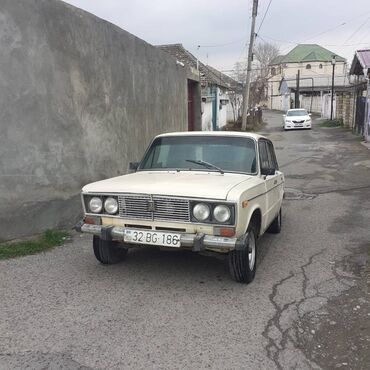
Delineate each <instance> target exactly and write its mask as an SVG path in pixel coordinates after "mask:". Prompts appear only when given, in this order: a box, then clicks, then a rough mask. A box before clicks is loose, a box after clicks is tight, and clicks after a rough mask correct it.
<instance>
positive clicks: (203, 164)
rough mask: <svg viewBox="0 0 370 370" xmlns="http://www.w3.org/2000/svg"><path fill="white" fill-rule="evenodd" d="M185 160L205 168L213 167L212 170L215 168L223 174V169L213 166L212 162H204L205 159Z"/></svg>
mask: <svg viewBox="0 0 370 370" xmlns="http://www.w3.org/2000/svg"><path fill="white" fill-rule="evenodd" d="M185 161H186V162H191V163H195V164H199V165H200V166H203V167H206V168H209V169H214V170H217V171H218V172H220V173H221V174H224V173H225V172H224V170H223V169H222V168H220V167H217V166H215V165H214V164H212V163H209V162H205V161H202V160H200V159H197V160H196V159H185Z"/></svg>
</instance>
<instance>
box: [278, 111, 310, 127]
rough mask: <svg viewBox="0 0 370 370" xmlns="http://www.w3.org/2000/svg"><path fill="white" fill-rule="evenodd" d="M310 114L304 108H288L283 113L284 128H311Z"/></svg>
mask: <svg viewBox="0 0 370 370" xmlns="http://www.w3.org/2000/svg"><path fill="white" fill-rule="evenodd" d="M311 127H312V120H311V114H310V113H308V112H307V110H306V109H288V110H287V112H286V114H284V115H283V128H284V130H292V129H301V128H303V129H311Z"/></svg>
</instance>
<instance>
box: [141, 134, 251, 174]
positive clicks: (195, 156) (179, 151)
mask: <svg viewBox="0 0 370 370" xmlns="http://www.w3.org/2000/svg"><path fill="white" fill-rule="evenodd" d="M197 161H199V162H207V164H211V165H213V166H214V168H212V167H211V166H204V163H203V164H202V163H196V162H197ZM207 167H208V168H207ZM216 167H218V169H217V168H216ZM163 169H176V170H197V171H219V170H220V169H221V170H223V171H225V172H242V173H249V174H251V173H255V172H256V147H255V142H254V140H253V139H250V138H244V137H225V136H223V137H222V136H166V137H159V138H157V139H155V140H154V141H153V143H152V145H151V147H150V148H149V150H148V152H147V153H146V155H145V157H144V159H143V161H142V162H141V164H140V167H139V170H163Z"/></svg>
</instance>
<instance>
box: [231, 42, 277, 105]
mask: <svg viewBox="0 0 370 370" xmlns="http://www.w3.org/2000/svg"><path fill="white" fill-rule="evenodd" d="M278 55H279V48H278V47H277V46H276V45H274V44H271V43H269V42H263V43H259V44H257V45H256V46H255V48H254V53H253V56H254V58H253V59H254V60H253V65H252V75H251V81H252V82H251V87H250V95H249V96H250V103H251V106H253V105H254V104H257V103H259V102H261V101H262V100H265V99H267V95H266V92H267V78H268V76H269V65H270V63H271V62H272V61H273V59H275V58H276V57H277V56H278ZM246 73H247V61H242V62H237V63H235V65H234V73H233V76H232V77H233V78H234V79H235V80H237V81H239V82H242V83H245V77H246Z"/></svg>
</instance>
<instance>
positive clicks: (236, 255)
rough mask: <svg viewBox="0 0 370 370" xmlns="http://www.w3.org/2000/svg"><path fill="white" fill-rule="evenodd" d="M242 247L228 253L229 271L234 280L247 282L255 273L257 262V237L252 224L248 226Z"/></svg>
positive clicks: (250, 280)
mask: <svg viewBox="0 0 370 370" xmlns="http://www.w3.org/2000/svg"><path fill="white" fill-rule="evenodd" d="M244 247H245V248H243V249H242V250H233V251H231V252H230V253H229V271H230V275H231V277H232V278H233V279H234V280H235V281H237V282H239V283H247V284H249V283H250V282H252V281H253V279H254V276H255V274H256V263H257V238H256V231H255V228H254V227H253V226H250V227H248V231H247V237H246V240H245V246H244Z"/></svg>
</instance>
